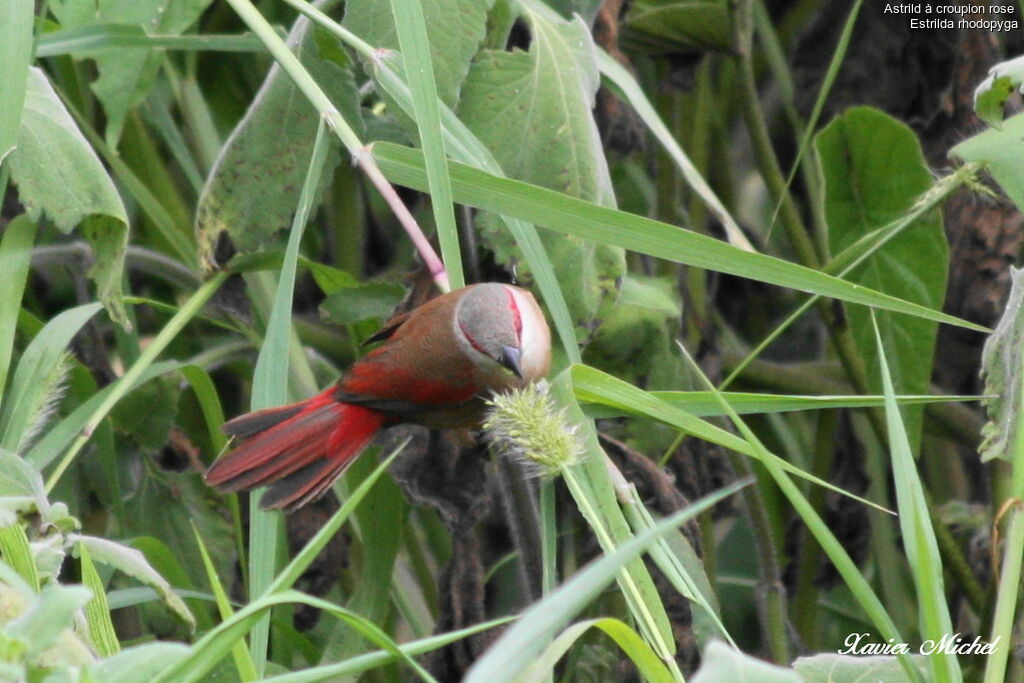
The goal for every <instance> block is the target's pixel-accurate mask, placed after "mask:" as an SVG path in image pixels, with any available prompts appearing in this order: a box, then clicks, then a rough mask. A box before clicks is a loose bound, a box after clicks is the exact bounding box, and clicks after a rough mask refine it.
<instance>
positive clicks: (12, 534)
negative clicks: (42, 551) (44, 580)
mask: <svg viewBox="0 0 1024 683" xmlns="http://www.w3.org/2000/svg"><path fill="white" fill-rule="evenodd" d="M0 558H3V561H4V562H6V563H7V566H9V567H10V568H11V569H13V570H14V571H16V572H17V573H18V576H20V577H21V578H22V579H24V580H25V583H27V584H28V585H29V587H31V588H32V590H33V591H35V592H37V593H38V592H39V571H38V570H37V569H36V561H35V558H34V557H33V556H32V548H31V546H29V543H28V536H26V535H25V530H24V529H23V528H22V527H21V524H19V523H18V522H15V523H14V524H11V525H8V526H5V527H0Z"/></svg>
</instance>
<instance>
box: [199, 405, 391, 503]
mask: <svg viewBox="0 0 1024 683" xmlns="http://www.w3.org/2000/svg"><path fill="white" fill-rule="evenodd" d="M335 391H336V390H335V389H334V388H333V387H332V388H331V389H328V390H327V391H325V392H323V393H321V394H319V395H317V396H314V397H313V398H311V399H308V400H306V401H302V402H301V403H294V404H292V405H290V406H282V407H280V408H269V409H267V410H258V411H256V412H253V413H248V414H247V415H242V416H241V417H236V418H235V419H234V420H231V421H230V422H228V423H227V424H225V425H224V427H223V429H224V431H225V432H227V433H228V434H230V435H232V436H235V437H238V438H241V439H244V441H242V443H241V444H239V445H238V446H236V447H235V449H234V450H232V451H231V452H230V453H228V454H227V455H225V456H224V457H222V458H221V459H219V460H218V461H217V462H215V463H214V464H213V466H212V467H211V468H210V470H209V471H208V472H207V473H206V482H207V483H208V484H210V485H211V486H215V487H217V489H219V490H221V491H226V492H229V491H239V490H242V489H251V488H255V487H257V486H266V485H268V484H269V485H270V488H268V489H267V491H266V493H264V494H263V497H262V498H261V499H260V506H261V507H264V508H284V509H285V510H286V511H291V510H294V509H295V508H298V507H300V506H302V505H305V504H306V503H308V502H309V501H311V500H313V499H315V498H318V497H319V496H320V495H322V494H323V493H324V492H325V491H326V490H327V489H328V488H329V487H330V485H331V484H332V483H333V482H334V480H335V479H337V478H338V476H339V475H340V474H341V472H342V471H343V470H344V469H345V467H346V466H347V465H348V464H349V463H350V462H352V460H354V459H355V457H356V456H357V455H359V454H360V453H361V452H362V451H363V449H364V448H366V446H367V445H368V444H369V443H370V441H371V440H372V439H373V436H374V435H375V434H376V433H377V431H378V430H379V429H380V428H381V427H382V426H383V424H384V421H385V417H384V415H382V414H381V413H379V412H377V411H375V410H371V409H369V408H365V407H363V406H360V405H355V404H352V403H339V402H338V401H337V399H335V398H334V394H335Z"/></svg>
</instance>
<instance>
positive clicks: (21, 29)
mask: <svg viewBox="0 0 1024 683" xmlns="http://www.w3.org/2000/svg"><path fill="white" fill-rule="evenodd" d="M34 18H35V6H34V5H33V4H32V3H31V2H25V0H0V26H3V27H4V39H3V40H2V41H0V64H3V65H4V67H3V69H0V92H2V93H3V94H4V96H3V97H0V165H3V161H4V159H5V158H6V157H7V155H8V154H9V153H10V151H11V150H12V149H14V148H15V146H16V145H17V144H18V134H19V133H20V131H21V110H22V107H23V106H24V104H25V86H26V84H27V82H28V68H29V65H30V64H31V63H32V35H33V31H32V22H33V20H34ZM5 184H6V183H5ZM0 386H2V385H0Z"/></svg>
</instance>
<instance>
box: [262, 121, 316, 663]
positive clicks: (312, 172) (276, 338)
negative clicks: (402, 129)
mask: <svg viewBox="0 0 1024 683" xmlns="http://www.w3.org/2000/svg"><path fill="white" fill-rule="evenodd" d="M328 143H329V141H328V138H327V134H326V125H325V123H324V122H323V121H322V120H321V122H320V126H319V127H318V128H317V133H316V141H315V142H314V144H313V154H312V156H311V158H310V160H309V169H308V171H307V173H306V180H305V182H304V183H303V185H302V191H301V192H300V194H299V204H298V208H297V209H296V211H295V218H294V219H293V221H292V228H291V233H290V234H289V235H288V246H287V248H286V250H285V257H284V262H283V263H282V264H281V276H280V279H279V280H278V283H277V294H276V296H275V297H274V307H273V309H272V310H271V312H270V320H269V321H268V322H267V332H266V335H265V336H264V338H263V346H262V347H261V348H260V354H259V357H258V358H257V359H256V369H255V370H254V372H253V382H252V409H253V410H261V409H263V408H271V407H274V406H279V405H283V404H285V403H287V402H288V367H289V363H288V360H289V354H290V352H291V349H290V343H289V342H290V340H291V336H290V335H291V329H292V328H291V325H292V322H291V321H292V295H293V292H294V290H295V273H296V270H297V268H298V259H299V246H300V245H301V244H302V233H303V232H304V231H305V228H306V222H307V221H308V220H309V213H310V210H311V209H312V206H313V199H314V196H315V194H316V188H317V186H318V185H319V183H320V176H321V175H322V174H323V169H324V160H325V159H326V158H327V149H328ZM261 491H262V489H258V490H257V491H254V492H253V494H252V498H251V499H252V501H254V502H255V501H256V500H258V499H259V495H260V492H261ZM280 530H281V517H280V515H279V514H278V513H277V512H274V511H269V510H263V509H261V508H260V507H259V506H258V505H250V507H249V595H250V596H251V597H255V596H257V595H262V594H263V593H264V592H266V590H267V588H268V587H269V586H270V585H271V583H272V581H273V574H274V570H275V568H276V564H277V548H278V545H279V544H278V541H279V540H280V538H279V535H280ZM269 638H270V613H269V612H267V613H265V614H263V615H262V616H261V617H260V618H259V620H258V621H257V624H256V626H255V627H254V628H253V630H252V635H251V639H252V640H251V645H252V655H253V658H254V660H253V661H254V662H255V664H256V670H257V673H258V674H259V675H261V676H262V675H263V670H264V666H265V664H266V661H267V645H268V643H269Z"/></svg>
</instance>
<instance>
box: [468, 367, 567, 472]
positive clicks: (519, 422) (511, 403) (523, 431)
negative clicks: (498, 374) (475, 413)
mask: <svg viewBox="0 0 1024 683" xmlns="http://www.w3.org/2000/svg"><path fill="white" fill-rule="evenodd" d="M489 403H490V406H491V407H490V409H489V410H488V414H487V419H486V420H485V421H484V430H486V432H487V434H488V437H489V438H490V440H491V443H493V444H494V445H495V447H496V448H497V449H498V450H499V451H501V452H502V453H504V454H506V455H509V456H512V457H514V458H518V459H519V460H520V461H521V462H523V463H525V464H527V465H528V466H529V468H530V469H532V470H534V471H535V472H536V473H537V474H538V475H540V476H546V477H553V476H556V475H557V474H559V473H560V472H561V471H562V470H563V469H565V468H567V467H571V466H572V465H574V464H576V463H577V462H578V461H579V459H580V451H581V448H580V444H579V440H578V438H577V436H576V431H577V429H576V427H575V426H573V425H570V424H569V420H568V417H567V416H566V414H565V411H564V410H559V409H557V408H556V407H555V405H554V403H553V402H552V401H551V398H550V397H549V396H548V394H547V384H546V383H545V384H543V386H542V385H540V384H530V385H529V386H527V387H526V388H524V389H517V390H513V391H510V392H508V393H505V394H499V395H497V396H495V397H494V398H493V399H491V401H490V402H489Z"/></svg>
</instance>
